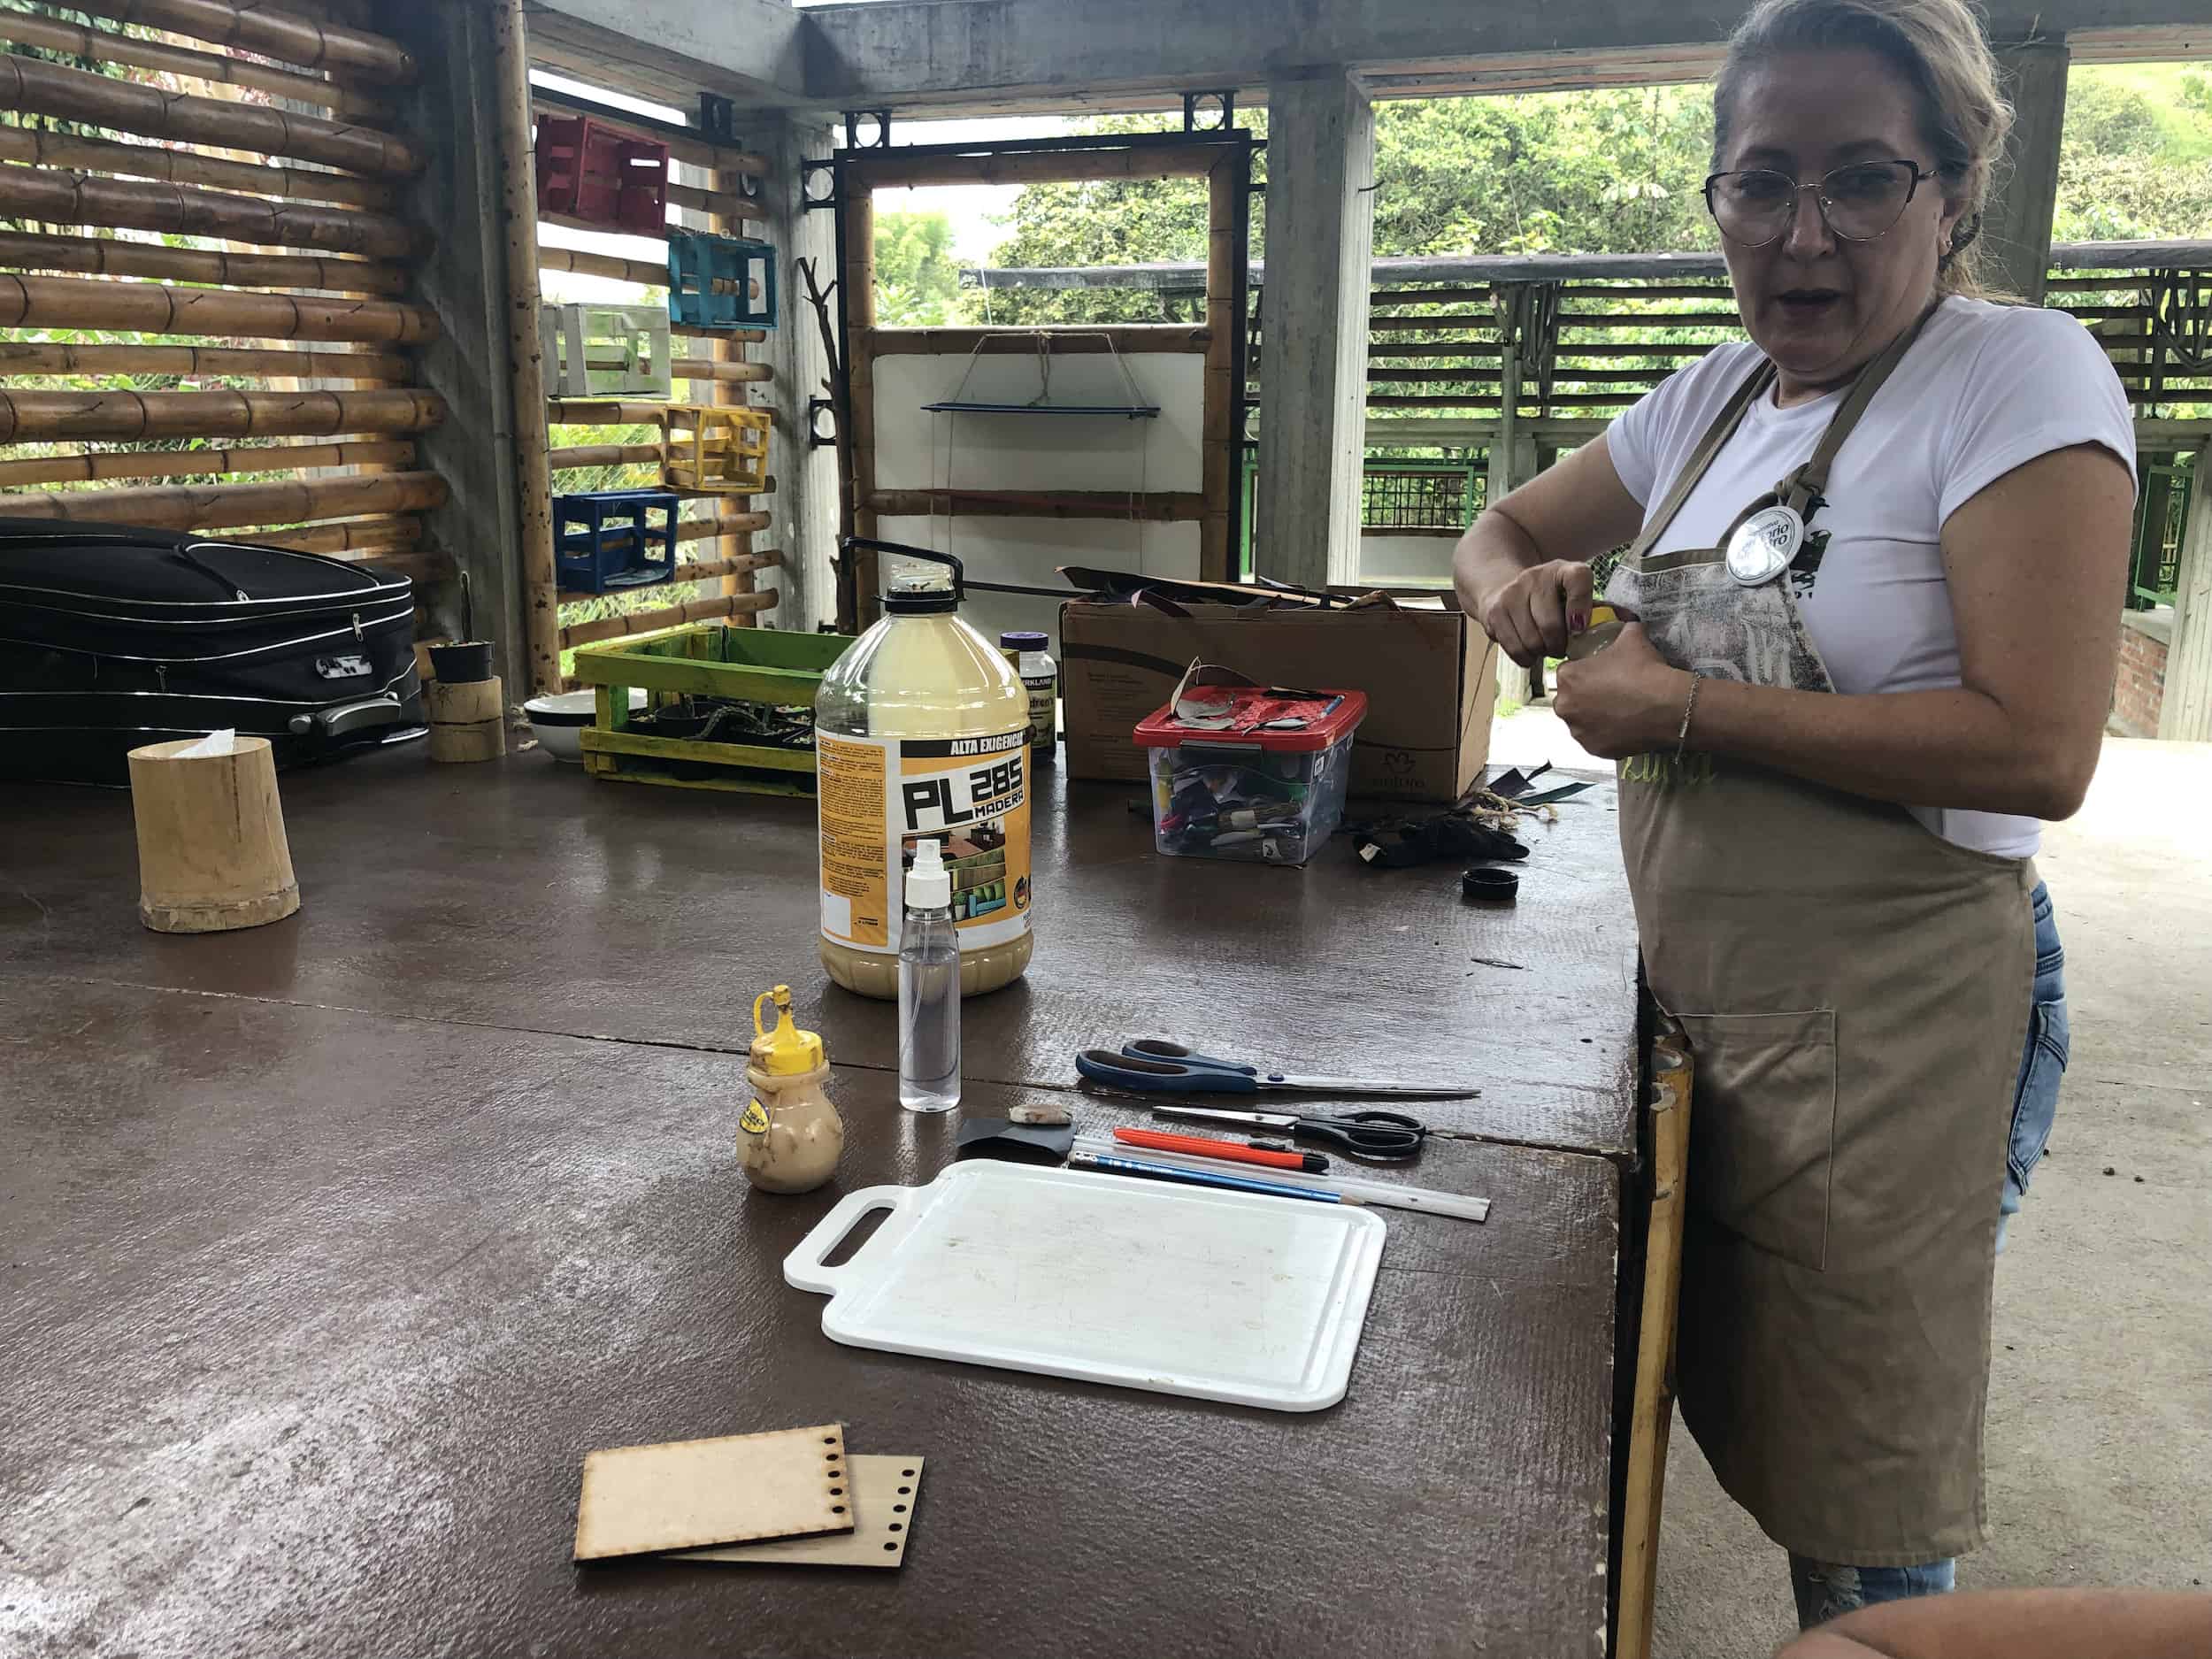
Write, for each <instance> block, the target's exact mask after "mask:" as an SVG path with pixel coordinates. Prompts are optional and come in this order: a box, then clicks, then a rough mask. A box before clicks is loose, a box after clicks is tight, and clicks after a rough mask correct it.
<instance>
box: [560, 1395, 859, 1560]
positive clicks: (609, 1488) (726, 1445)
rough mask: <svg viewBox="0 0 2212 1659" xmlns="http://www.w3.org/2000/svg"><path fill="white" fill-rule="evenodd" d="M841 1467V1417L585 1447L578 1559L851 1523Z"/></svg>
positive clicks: (792, 1534)
mask: <svg viewBox="0 0 2212 1659" xmlns="http://www.w3.org/2000/svg"><path fill="white" fill-rule="evenodd" d="M845 1467H846V1458H845V1429H844V1425H842V1424H839V1423H824V1424H819V1425H816V1426H815V1427H813V1428H803V1429H776V1430H772V1431H771V1432H766V1433H762V1434H731V1435H725V1436H723V1437H722V1438H721V1439H718V1440H675V1441H672V1442H670V1443H668V1444H666V1445H662V1446H622V1447H616V1448H612V1449H611V1450H608V1451H598V1452H591V1453H588V1454H587V1455H586V1456H585V1458H584V1489H583V1495H582V1496H581V1497H580V1499H579V1500H578V1501H577V1505H576V1559H577V1560H578V1561H600V1560H603V1559H605V1558H606V1557H608V1556H611V1555H654V1554H657V1553H659V1552H661V1551H664V1550H672V1549H696V1548H699V1547H700V1546H701V1545H703V1544H743V1543H750V1542H752V1541H754V1540H758V1539H769V1538H796V1537H801V1536H803V1535H805V1534H808V1533H815V1532H851V1531H852V1528H853V1507H852V1505H851V1503H850V1502H848V1501H847V1497H846V1495H845V1494H842V1493H833V1492H832V1491H831V1490H830V1488H831V1487H833V1486H839V1487H841V1486H845V1485H846V1484H847V1477H846V1472H845Z"/></svg>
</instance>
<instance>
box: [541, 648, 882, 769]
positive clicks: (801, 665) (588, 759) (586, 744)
mask: <svg viewBox="0 0 2212 1659" xmlns="http://www.w3.org/2000/svg"><path fill="white" fill-rule="evenodd" d="M852 642H853V641H852V637H851V636H850V635H849V634H787V633H784V632H782V631H780V630H779V629H775V628H726V627H722V626H718V625H715V624H712V623H692V624H689V625H687V626H683V627H677V628H668V629H664V630H663V631H662V632H660V633H658V634H637V635H635V636H634V637H632V638H629V639H624V640H611V641H608V642H607V643H606V644H604V645H587V646H583V647H581V648H580V649H578V651H577V653H576V676H577V678H578V679H580V680H582V681H583V682H584V683H585V684H586V685H588V686H590V687H594V688H595V690H596V691H597V692H598V694H599V696H598V713H597V715H596V717H595V719H594V721H593V723H592V724H591V725H590V726H587V727H585V728H584V731H583V733H582V739H583V749H584V770H585V771H587V772H590V773H591V775H592V776H593V777H595V778H619V779H621V780H623V781H625V782H626V783H656V784H662V785H664V786H666V787H671V788H676V789H729V790H735V791H738V792H739V793H741V794H745V795H812V794H813V793H814V751H813V750H812V749H803V750H802V749H772V748H769V747H767V746H765V745H761V744H752V743H703V742H699V741H696V740H694V739H691V738H680V737H649V736H647V735H645V734H643V733H636V732H632V731H630V730H628V729H627V728H628V726H629V724H630V692H631V690H632V688H634V687H635V688H641V689H642V690H643V691H645V692H646V694H647V695H648V697H649V701H651V702H653V703H661V702H664V701H665V700H666V699H667V697H668V696H669V695H672V694H678V693H684V692H689V693H692V694H694V695H701V696H712V697H732V698H735V699H738V700H739V701H741V702H746V703H774V704H777V705H779V706H781V707H786V708H788V707H794V706H798V707H806V708H811V707H813V705H814V694H815V692H816V691H817V690H818V689H819V688H820V687H821V684H822V675H823V672H825V671H826V669H827V668H828V667H829V665H830V664H832V663H834V662H835V661H836V660H837V659H838V658H839V657H842V656H843V655H844V654H845V649H846V648H847V647H848V646H849V645H850V644H852ZM702 766H704V767H710V768H712V769H713V770H712V771H711V772H709V773H708V774H706V775H705V776H698V775H692V776H680V775H679V770H681V771H684V772H693V771H695V768H698V767H702Z"/></svg>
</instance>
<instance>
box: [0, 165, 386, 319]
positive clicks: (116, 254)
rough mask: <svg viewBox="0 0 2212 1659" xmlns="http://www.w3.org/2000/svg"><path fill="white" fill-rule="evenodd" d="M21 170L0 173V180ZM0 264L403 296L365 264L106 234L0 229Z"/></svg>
mask: <svg viewBox="0 0 2212 1659" xmlns="http://www.w3.org/2000/svg"><path fill="white" fill-rule="evenodd" d="M23 171H25V170H24V169H23V168H20V167H0V174H6V173H21V172H23ZM0 265H7V266H10V267H12V268H13V269H15V270H19V271H66V272H70V273H74V274H77V275H81V276H132V277H155V278H166V279H169V280H173V281H178V282H207V283H214V284H218V285H220V286H222V287H226V288H319V289H321V290H322V291H323V292H325V293H326V294H372V295H381V296H395V295H399V294H403V293H405V292H406V291H407V273H405V272H404V271H403V270H401V269H400V268H399V267H398V266H397V265H374V264H372V263H371V262H369V261H368V260H365V259H320V258H313V257H305V256H302V255H299V254H283V253H228V252H222V251H219V250H213V249H206V248H165V247H162V246H160V245H159V244H158V243H154V242H122V241H119V240H118V239H116V238H113V237H109V236H81V237H80V236H32V235H24V234H17V233H15V232H12V231H0Z"/></svg>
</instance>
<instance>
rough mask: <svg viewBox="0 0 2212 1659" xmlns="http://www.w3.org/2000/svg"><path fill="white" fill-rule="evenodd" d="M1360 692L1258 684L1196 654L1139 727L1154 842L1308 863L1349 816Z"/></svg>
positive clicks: (1213, 854)
mask: <svg viewBox="0 0 2212 1659" xmlns="http://www.w3.org/2000/svg"><path fill="white" fill-rule="evenodd" d="M1366 716H1367V697H1366V695H1365V694H1364V693H1363V692H1357V691H1325V690H1323V691H1307V690H1302V689H1296V688H1294V687H1284V686H1261V685H1256V684H1254V683H1253V682H1252V681H1250V680H1246V679H1245V678H1244V677H1243V676H1242V675H1240V674H1237V673H1234V672H1232V671H1230V670H1228V669H1224V668H1213V667H1209V666H1207V665H1205V664H1198V663H1194V664H1191V668H1190V672H1188V673H1187V674H1185V675H1184V677H1183V681H1182V683H1181V684H1180V685H1179V686H1178V687H1176V689H1175V695H1174V696H1173V697H1172V698H1171V699H1170V700H1169V701H1168V702H1167V703H1165V704H1164V706H1163V707H1161V708H1160V709H1159V710H1157V711H1156V713H1154V714H1153V715H1152V716H1151V718H1148V719H1146V720H1144V721H1142V722H1141V723H1140V724H1139V725H1138V726H1137V729H1136V740H1137V742H1138V743H1139V744H1140V745H1141V747H1143V748H1144V749H1148V750H1149V751H1150V758H1151V764H1152V832H1153V844H1154V845H1155V846H1156V847H1157V848H1158V849H1160V851H1162V852H1164V853H1167V854H1170V855H1171V856H1178V857H1195V858H1234V859H1240V860H1243V861H1246V862H1248V863H1252V864H1304V863H1305V862H1306V860H1307V859H1308V858H1310V857H1311V856H1313V855H1314V854H1315V853H1316V852H1317V851H1319V850H1320V849H1322V848H1323V847H1325V846H1326V845H1327V844H1328V840H1329V837H1330V836H1331V835H1333V834H1334V833H1336V826H1337V825H1338V824H1339V823H1340V821H1341V820H1342V819H1343V817H1344V792H1345V787H1346V786H1347V785H1348V783H1349V781H1350V780H1351V775H1352V734H1353V733H1354V732H1356V730H1357V729H1358V728H1359V723H1360V722H1361V721H1362V720H1363V719H1364V718H1366Z"/></svg>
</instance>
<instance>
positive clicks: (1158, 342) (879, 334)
mask: <svg viewBox="0 0 2212 1659" xmlns="http://www.w3.org/2000/svg"><path fill="white" fill-rule="evenodd" d="M1040 342H1042V343H1043V346H1044V349H1046V350H1047V351H1048V352H1050V353H1051V354H1052V355H1053V356H1054V357H1067V356H1079V355H1092V354H1097V355H1104V354H1106V353H1108V352H1117V351H1119V352H1130V351H1184V352H1193V353H1195V352H1201V351H1206V350H1209V349H1210V348H1211V346H1212V344H1213V340H1212V336H1211V334H1210V333H1209V332H1208V331H1207V330H1206V329H1204V328H1202V327H1197V328H1194V327H1193V326H1190V325H1189V324H1187V323H1110V324H1108V325H1106V326H1103V327H1098V328H1082V327H1075V326H1061V325H1055V326H1051V327H1048V328H1011V327H1004V326H1001V327H995V328H879V329H877V330H876V331H875V333H874V334H873V336H872V338H871V340H870V342H869V344H870V349H871V350H872V353H873V355H875V356H876V357H966V356H967V355H968V354H969V353H971V352H972V351H976V350H980V351H981V352H982V353H983V355H984V356H986V357H1006V356H1018V357H1020V356H1034V355H1035V354H1036V351H1037V349H1038V346H1039V343H1040Z"/></svg>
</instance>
